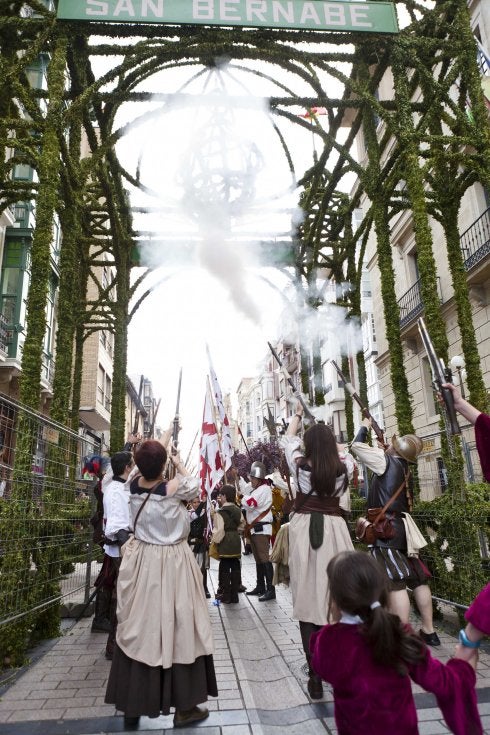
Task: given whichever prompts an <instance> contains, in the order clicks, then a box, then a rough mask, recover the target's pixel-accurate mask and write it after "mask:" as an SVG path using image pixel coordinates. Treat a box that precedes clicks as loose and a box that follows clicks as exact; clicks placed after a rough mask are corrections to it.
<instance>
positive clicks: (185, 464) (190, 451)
mask: <svg viewBox="0 0 490 735" xmlns="http://www.w3.org/2000/svg"><path fill="white" fill-rule="evenodd" d="M198 436H199V429H198V430H197V431H196V435H195V437H194V439H193V441H192V444H191V448H190V449H189V454H188V455H187V459H186V460H185V462H184V467H187V464H188V462H189V460H190V458H191V454H192V450H193V449H194V444H195V443H196V439H197V437H198Z"/></svg>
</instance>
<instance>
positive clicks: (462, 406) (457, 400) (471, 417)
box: [442, 383, 481, 425]
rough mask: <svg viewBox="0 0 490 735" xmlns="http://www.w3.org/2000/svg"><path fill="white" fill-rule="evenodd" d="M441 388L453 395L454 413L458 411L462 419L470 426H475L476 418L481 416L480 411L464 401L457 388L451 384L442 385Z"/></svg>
mask: <svg viewBox="0 0 490 735" xmlns="http://www.w3.org/2000/svg"><path fill="white" fill-rule="evenodd" d="M442 387H443V388H447V389H448V390H450V391H451V393H452V394H453V398H454V408H455V409H456V411H458V413H460V414H461V416H464V418H465V419H466V420H467V421H469V422H470V424H473V425H475V424H476V420H477V418H478V416H479V415H480V414H481V411H479V410H478V409H477V408H475V407H474V406H472V405H471V403H468V401H465V399H464V398H463V396H462V395H461V391H460V390H459V388H458V387H457V386H455V385H453V384H452V383H443V384H442Z"/></svg>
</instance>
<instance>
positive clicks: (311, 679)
mask: <svg viewBox="0 0 490 735" xmlns="http://www.w3.org/2000/svg"><path fill="white" fill-rule="evenodd" d="M306 661H307V663H308V683H307V685H306V686H307V689H308V694H309V695H310V697H311V699H321V698H322V697H323V682H322V679H321V677H320V676H318V674H315V672H314V671H313V669H312V668H311V661H310V656H308V655H307V656H306Z"/></svg>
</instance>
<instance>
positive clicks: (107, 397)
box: [97, 365, 112, 411]
mask: <svg viewBox="0 0 490 735" xmlns="http://www.w3.org/2000/svg"><path fill="white" fill-rule="evenodd" d="M111 392H112V379H111V377H110V376H109V375H108V374H107V373H106V371H105V370H104V368H103V367H102V365H99V369H98V371H97V400H98V402H99V403H100V404H101V405H102V406H104V408H105V409H106V410H107V411H110V408H111Z"/></svg>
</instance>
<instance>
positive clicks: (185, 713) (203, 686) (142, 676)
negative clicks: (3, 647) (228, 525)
mask: <svg viewBox="0 0 490 735" xmlns="http://www.w3.org/2000/svg"><path fill="white" fill-rule="evenodd" d="M171 459H172V462H173V463H174V464H175V466H176V470H177V474H176V476H175V477H174V478H173V479H172V480H169V481H164V480H163V477H162V472H163V469H164V466H165V462H166V460H167V452H166V450H165V448H164V447H163V446H162V445H161V443H160V442H158V441H154V440H149V441H146V442H144V443H143V444H142V445H141V446H140V448H139V449H138V450H137V452H136V454H135V462H136V465H137V468H138V470H139V473H140V474H135V475H134V476H132V477H130V511H131V517H132V525H133V534H134V535H133V536H132V537H130V539H129V541H128V542H127V543H126V544H125V545H124V547H123V559H122V562H121V567H120V570H119V578H118V589H117V618H118V628H117V636H116V648H115V651H114V658H113V662H112V667H111V672H110V675H109V682H108V685H107V693H106V702H107V703H110V704H115V706H116V708H117V709H118V710H120V711H122V712H124V715H125V725H126V726H135V725H136V724H137V722H138V720H139V717H140V716H141V715H147V716H148V717H158V716H159V715H160V714H165V715H166V714H169V711H170V707H175V715H174V726H175V727H185V726H188V725H190V724H191V723H193V722H197V721H199V720H203V719H204V718H205V717H207V716H208V714H209V713H208V710H207V709H205V708H201V707H198V706H197V705H198V704H200V703H202V702H205V701H206V700H207V698H208V696H217V695H218V691H217V686H216V676H215V672H214V664H213V656H212V653H213V638H212V632H211V622H210V619H209V613H208V609H207V604H206V598H205V596H204V589H203V583H202V574H201V571H200V569H199V567H198V565H197V563H196V560H195V558H194V554H193V553H192V550H191V548H190V547H189V544H188V543H187V538H188V535H189V514H188V511H187V509H186V505H187V503H188V502H189V501H190V500H191V499H192V498H193V497H195V496H196V495H197V493H198V480H197V479H195V478H191V477H189V476H188V474H187V471H186V469H185V467H184V466H183V464H182V462H181V460H180V457H179V456H178V455H171Z"/></svg>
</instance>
